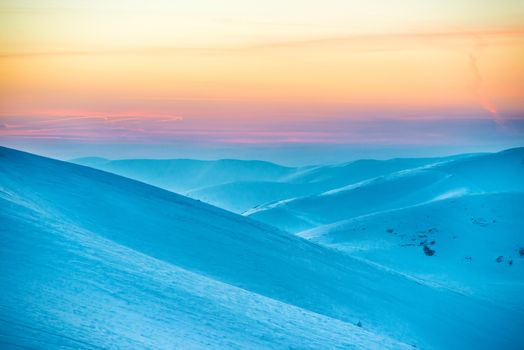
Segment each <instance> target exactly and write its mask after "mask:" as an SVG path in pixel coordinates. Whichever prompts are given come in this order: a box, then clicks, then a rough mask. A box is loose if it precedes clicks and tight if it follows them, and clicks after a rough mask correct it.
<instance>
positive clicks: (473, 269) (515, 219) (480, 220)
mask: <svg viewBox="0 0 524 350" xmlns="http://www.w3.org/2000/svg"><path fill="white" fill-rule="evenodd" d="M522 208H524V193H500V194H499V193H495V194H475V195H465V196H459V197H455V198H448V199H443V200H437V201H433V202H430V203H426V204H422V205H418V206H413V207H408V208H403V209H397V210H391V211H384V212H380V213H375V214H370V215H366V216H361V217H357V218H353V219H350V220H346V221H341V222H338V223H335V224H331V225H326V226H321V227H318V228H315V229H312V230H309V231H304V232H301V233H300V234H299V235H300V236H302V237H304V238H307V239H310V240H312V241H315V242H317V243H319V244H322V245H326V246H329V247H333V248H336V249H339V250H342V251H344V252H347V253H349V254H351V255H352V256H355V257H360V258H363V259H366V260H369V261H373V262H374V263H377V264H380V265H381V266H385V267H388V268H390V269H392V270H395V271H398V272H400V273H402V274H406V275H409V276H410V277H413V278H416V279H417V280H420V281H424V282H425V283H429V284H437V285H440V286H443V287H446V288H450V289H453V290H456V291H457V292H460V293H464V294H468V295H475V296H479V297H482V298H485V299H489V300H493V301H495V302H496V303H498V304H501V305H506V306H507V307H511V308H517V309H520V310H521V311H522V312H524V283H523V282H524V280H523V276H524V235H523V233H524V221H523V220H522V217H521V216H522Z"/></svg>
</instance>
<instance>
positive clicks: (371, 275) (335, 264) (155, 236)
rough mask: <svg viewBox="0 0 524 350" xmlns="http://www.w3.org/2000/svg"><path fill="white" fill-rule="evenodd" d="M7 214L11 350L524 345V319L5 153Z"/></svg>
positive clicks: (174, 202) (229, 220)
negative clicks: (16, 349)
mask: <svg viewBox="0 0 524 350" xmlns="http://www.w3.org/2000/svg"><path fill="white" fill-rule="evenodd" d="M0 201H1V204H0V205H1V209H2V210H1V211H0V215H1V221H0V222H1V225H2V226H1V229H0V234H1V239H2V243H3V244H2V245H1V246H0V256H1V258H2V265H1V268H0V285H2V287H3V290H2V293H1V294H0V310H2V312H1V316H0V327H1V328H0V342H2V344H7V345H10V344H11V345H13V344H14V346H17V345H18V346H25V347H29V348H35V347H36V348H49V349H55V348H67V347H73V348H79V347H80V348H177V347H179V348H180V347H182V348H210V347H211V348H232V349H237V348H246V349H252V348H318V349H325V348H341V349H348V348H363V349H376V348H380V349H387V348H391V349H402V348H410V347H411V346H412V345H416V346H417V347H418V348H424V349H449V348H476V349H493V348H504V349H517V348H519V344H521V342H522V341H523V340H524V338H523V336H522V334H521V329H523V328H524V317H523V314H522V312H520V311H518V310H511V309H508V308H505V307H501V306H498V305H496V304H493V303H491V302H489V301H485V300H482V299H480V298H476V297H470V296H465V295H461V294H458V293H455V292H453V291H449V290H447V289H443V288H435V287H433V286H427V285H424V284H420V283H417V282H416V281H413V279H410V278H405V277H403V276H401V275H399V274H397V273H391V272H389V271H387V270H386V269H383V268H381V267H380V266H376V265H374V264H370V263H367V262H364V261H361V259H358V258H352V257H350V256H348V255H347V254H345V253H339V252H336V251H334V250H331V249H327V248H323V247H321V246H318V245H316V244H313V243H310V242H308V241H306V240H304V239H302V238H300V237H295V236H292V235H289V234H287V233H284V232H280V231H277V230H275V229H273V228H271V227H268V226H265V225H263V224H261V223H258V222H255V221H253V220H251V219H249V218H245V217H242V216H239V215H235V214H232V213H229V212H226V211H224V210H221V209H218V208H215V207H211V206H209V205H206V204H204V203H200V202H197V201H194V200H191V199H189V198H186V197H183V196H180V195H177V194H174V193H171V192H167V191H164V190H161V189H158V188H155V187H152V186H149V185H145V184H143V183H139V182H136V181H133V180H129V179H126V178H122V177H119V176H116V175H112V174H109V173H104V172H100V171H97V170H94V169H90V168H86V167H82V166H78V165H74V164H70V163H65V162H59V161H54V160H51V159H47V158H43V157H38V156H34V155H30V154H27V153H23V152H19V151H15V150H11V149H6V148H0ZM357 324H359V325H360V326H357Z"/></svg>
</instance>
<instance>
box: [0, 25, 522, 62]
mask: <svg viewBox="0 0 524 350" xmlns="http://www.w3.org/2000/svg"><path fill="white" fill-rule="evenodd" d="M516 37H524V28H522V27H516V28H503V29H496V30H484V31H474V30H473V31H465V30H460V31H441V32H436V31H428V32H403V33H378V34H349V35H339V36H321V37H315V38H303V39H292V40H285V39H284V40H272V41H261V42H250V43H240V44H238V45H230V46H220V45H214V46H213V45H209V46H134V47H104V48H102V47H99V48H96V47H95V48H92V49H86V50H52V51H6V52H0V58H3V59H7V58H22V57H39V56H94V55H176V54H208V55H223V54H241V53H250V52H260V51H264V50H278V49H296V48H307V47H315V46H323V45H325V46H328V45H336V46H343V47H345V48H347V49H353V50H355V51H375V50H378V51H382V50H399V49H409V48H413V47H414V45H424V46H427V45H438V46H448V47H457V46H458V47H460V46H466V47H469V46H471V42H473V41H474V40H477V38H483V39H492V41H491V43H490V45H503V43H501V42H499V41H497V40H495V39H504V38H516ZM455 41H461V44H460V45H457V44H453V42H455Z"/></svg>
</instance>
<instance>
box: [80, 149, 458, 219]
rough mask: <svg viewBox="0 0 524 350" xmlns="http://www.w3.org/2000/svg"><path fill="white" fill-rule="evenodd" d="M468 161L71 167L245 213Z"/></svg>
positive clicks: (92, 160)
mask: <svg viewBox="0 0 524 350" xmlns="http://www.w3.org/2000/svg"><path fill="white" fill-rule="evenodd" d="M467 156H468V155H461V156H454V157H447V158H413V159H404V158H398V159H391V160H383V161H382V160H381V161H379V160H367V159H365V160H357V161H353V162H349V163H344V164H336V165H323V166H309V167H299V168H288V167H282V166H279V165H276V164H273V163H268V162H260V161H243V160H218V161H199V160H188V159H174V160H152V159H149V160H141V159H130V160H107V159H104V158H97V157H89V158H79V159H75V160H72V162H73V163H76V164H81V165H86V166H90V167H93V168H96V169H101V170H105V171H108V172H112V173H115V174H118V175H122V176H125V177H128V178H131V179H135V180H139V181H142V182H145V183H149V184H151V185H154V186H158V187H161V188H164V189H167V190H170V191H174V192H178V193H181V194H184V195H186V196H188V197H191V198H194V199H199V200H202V201H204V202H206V203H209V204H212V205H216V206H218V207H221V208H224V209H227V210H230V211H233V212H236V213H243V212H245V211H247V210H249V209H252V208H254V207H257V206H261V205H263V204H266V203H272V202H275V201H280V200H285V199H290V198H295V197H302V196H308V195H314V194H320V193H322V192H325V191H328V190H331V189H335V188H338V187H341V186H346V185H349V184H353V183H355V182H358V181H362V180H365V179H368V178H372V177H376V176H382V175H386V174H390V173H392V172H396V171H399V170H403V169H409V168H413V167H418V166H422V165H427V164H431V163H436V162H439V161H443V160H447V159H452V158H457V157H467Z"/></svg>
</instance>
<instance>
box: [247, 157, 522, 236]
mask: <svg viewBox="0 0 524 350" xmlns="http://www.w3.org/2000/svg"><path fill="white" fill-rule="evenodd" d="M523 159H524V148H516V149H511V150H507V151H504V152H500V153H495V154H484V155H477V156H470V157H465V158H459V159H453V160H449V161H445V162H438V163H435V164H429V165H424V166H420V167H416V168H413V169H407V170H402V171H398V172H395V173H392V174H388V175H384V176H379V177H374V178H371V179H367V180H363V181H361V182H357V183H353V184H349V185H347V186H343V187H341V188H338V189H334V190H330V191H327V192H324V193H321V194H317V195H312V196H306V197H299V198H293V199H291V200H289V199H287V200H284V201H281V202H277V203H271V204H268V205H265V206H261V207H259V208H256V209H253V210H250V211H248V212H246V215H249V216H250V217H252V218H255V219H257V220H259V221H262V222H267V223H270V224H272V225H274V226H276V227H279V228H281V229H284V230H287V231H289V232H294V233H297V232H300V231H304V230H307V229H312V228H315V227H317V226H320V225H324V224H330V223H334V222H337V221H341V220H346V219H350V218H352V217H357V216H361V215H366V214H371V213H376V212H380V211H384V210H391V209H397V208H403V207H408V206H412V205H416V204H421V203H426V202H429V201H432V200H436V199H442V198H445V197H449V196H453V195H456V194H457V193H459V194H464V193H496V192H512V191H513V192H523V191H524V162H523Z"/></svg>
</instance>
